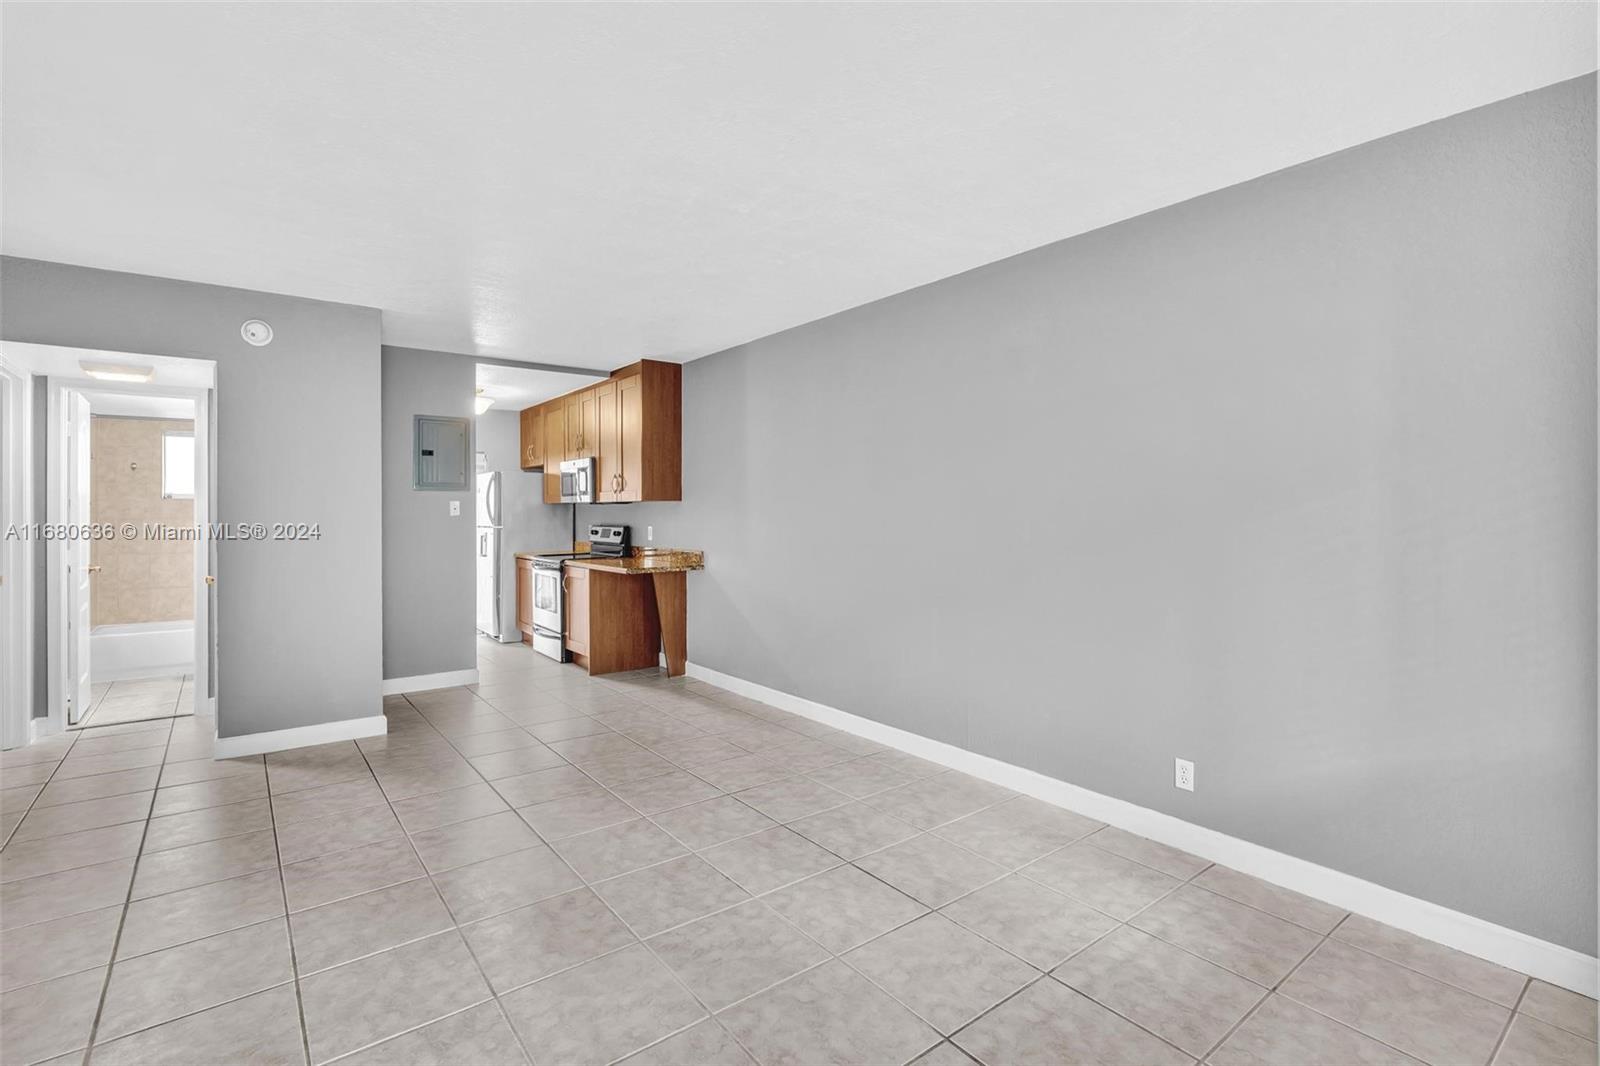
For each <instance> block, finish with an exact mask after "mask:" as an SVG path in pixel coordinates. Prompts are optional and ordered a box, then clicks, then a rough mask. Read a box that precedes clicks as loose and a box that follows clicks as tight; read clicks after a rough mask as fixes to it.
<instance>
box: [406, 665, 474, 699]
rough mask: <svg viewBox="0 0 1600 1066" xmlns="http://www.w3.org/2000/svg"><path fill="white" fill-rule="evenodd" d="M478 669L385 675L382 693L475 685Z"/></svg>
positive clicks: (424, 690)
mask: <svg viewBox="0 0 1600 1066" xmlns="http://www.w3.org/2000/svg"><path fill="white" fill-rule="evenodd" d="M477 683H478V671H477V668H476V667H474V668H473V669H471V670H451V671H450V672H448V673H443V674H418V675H417V676H416V677H386V678H384V679H383V694H384V695H385V696H398V695H400V694H401V693H403V692H426V691H427V690H428V689H430V688H454V687H456V686H457V685H476V684H477Z"/></svg>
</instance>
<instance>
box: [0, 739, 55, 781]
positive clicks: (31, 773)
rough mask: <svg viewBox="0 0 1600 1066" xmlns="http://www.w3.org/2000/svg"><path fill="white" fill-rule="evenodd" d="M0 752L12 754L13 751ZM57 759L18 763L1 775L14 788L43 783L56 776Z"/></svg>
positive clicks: (19, 749) (20, 749)
mask: <svg viewBox="0 0 1600 1066" xmlns="http://www.w3.org/2000/svg"><path fill="white" fill-rule="evenodd" d="M16 750H17V751H27V750H28V749H27V748H18V749H16ZM0 754H5V755H10V754H11V752H9V751H8V752H4V753H0ZM57 761H58V760H55V759H51V760H49V761H47V762H36V763H18V764H17V765H16V766H8V767H6V769H5V773H4V774H3V775H0V776H3V778H4V780H5V784H6V787H7V788H14V787H17V786H19V785H43V784H44V783H45V782H46V781H48V780H50V778H51V777H52V776H54V774H55V772H56V762H57Z"/></svg>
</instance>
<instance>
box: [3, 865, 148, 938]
mask: <svg viewBox="0 0 1600 1066" xmlns="http://www.w3.org/2000/svg"><path fill="white" fill-rule="evenodd" d="M132 880H133V860H132V859H117V860H116V861H114V862H105V863H100V864H98V865H96V866H80V867H75V868H73V869H70V870H62V871H61V872H59V873H51V874H42V875H40V876H38V877H29V878H25V879H23V880H20V881H10V882H7V883H6V884H4V885H0V929H13V928H16V927H17V926H23V925H32V924H34V923H36V922H48V921H50V920H51V919H54V918H64V917H66V916H67V915H69V914H82V913H84V912H85V911H93V910H99V909H101V908H102V907H109V906H112V905H114V904H116V905H120V904H121V903H123V902H124V901H125V900H126V899H127V898H128V885H129V883H130V882H131V881H132Z"/></svg>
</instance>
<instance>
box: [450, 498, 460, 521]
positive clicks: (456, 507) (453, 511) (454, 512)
mask: <svg viewBox="0 0 1600 1066" xmlns="http://www.w3.org/2000/svg"><path fill="white" fill-rule="evenodd" d="M460 514H461V501H460V500H451V501H450V517H452V518H455V517H457V516H459V515H460Z"/></svg>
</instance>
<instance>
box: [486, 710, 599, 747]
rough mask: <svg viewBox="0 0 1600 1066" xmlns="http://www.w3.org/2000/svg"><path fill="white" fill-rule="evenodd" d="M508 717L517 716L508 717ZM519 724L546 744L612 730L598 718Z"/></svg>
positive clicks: (561, 719)
mask: <svg viewBox="0 0 1600 1066" xmlns="http://www.w3.org/2000/svg"><path fill="white" fill-rule="evenodd" d="M507 717H515V716H513V715H507ZM518 724H519V725H521V726H522V728H524V729H526V730H527V731H528V732H529V733H531V734H533V735H534V736H535V737H537V738H538V739H539V740H541V741H543V742H544V743H546V744H551V743H554V742H555V741H558V740H576V739H577V738H578V737H592V736H598V735H600V734H601V733H609V732H611V728H610V727H609V726H607V725H606V724H605V723H604V722H601V721H600V720H599V719H598V718H590V717H588V716H580V717H577V718H559V719H556V720H555V721H546V722H537V723H534V724H527V723H522V722H519V723H518Z"/></svg>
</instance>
